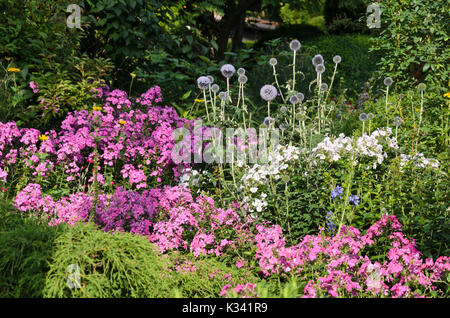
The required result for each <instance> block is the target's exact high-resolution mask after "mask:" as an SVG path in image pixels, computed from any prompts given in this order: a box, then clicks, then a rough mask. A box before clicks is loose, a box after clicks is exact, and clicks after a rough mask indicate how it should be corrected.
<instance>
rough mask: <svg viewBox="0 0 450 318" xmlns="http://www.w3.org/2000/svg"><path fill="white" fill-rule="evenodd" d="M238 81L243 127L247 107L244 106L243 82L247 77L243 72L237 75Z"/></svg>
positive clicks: (245, 81)
mask: <svg viewBox="0 0 450 318" xmlns="http://www.w3.org/2000/svg"><path fill="white" fill-rule="evenodd" d="M238 81H239V98H240V96H241V95H242V119H243V121H244V127H245V114H246V113H247V108H246V106H245V96H244V84H245V83H247V81H248V78H247V76H246V75H245V74H242V75H239V78H238ZM238 106H239V99H238Z"/></svg>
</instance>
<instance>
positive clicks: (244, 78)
mask: <svg viewBox="0 0 450 318" xmlns="http://www.w3.org/2000/svg"><path fill="white" fill-rule="evenodd" d="M238 81H239V83H241V84H245V83H247V81H248V78H247V76H246V75H244V74H242V75H240V76H239V77H238Z"/></svg>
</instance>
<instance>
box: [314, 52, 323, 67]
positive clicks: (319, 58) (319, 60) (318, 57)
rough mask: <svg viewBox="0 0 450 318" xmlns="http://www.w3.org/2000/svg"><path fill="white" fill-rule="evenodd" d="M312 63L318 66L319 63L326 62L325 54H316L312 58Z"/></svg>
mask: <svg viewBox="0 0 450 318" xmlns="http://www.w3.org/2000/svg"><path fill="white" fill-rule="evenodd" d="M312 63H313V65H314V67H316V66H317V65H319V64H323V63H324V60H323V56H322V55H320V54H317V55H315V56H314V57H313V59H312Z"/></svg>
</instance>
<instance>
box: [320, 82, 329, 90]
mask: <svg viewBox="0 0 450 318" xmlns="http://www.w3.org/2000/svg"><path fill="white" fill-rule="evenodd" d="M320 90H321V91H323V92H326V91H327V90H328V84H327V83H322V84H320Z"/></svg>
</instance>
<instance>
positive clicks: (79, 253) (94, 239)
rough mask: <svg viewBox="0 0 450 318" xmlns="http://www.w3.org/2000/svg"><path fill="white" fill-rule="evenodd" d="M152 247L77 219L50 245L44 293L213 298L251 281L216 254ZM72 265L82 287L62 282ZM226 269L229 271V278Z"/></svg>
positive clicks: (144, 239) (136, 237) (79, 295)
mask: <svg viewBox="0 0 450 318" xmlns="http://www.w3.org/2000/svg"><path fill="white" fill-rule="evenodd" d="M155 248H156V247H155V246H154V245H152V244H150V243H149V242H148V240H147V239H146V238H145V237H143V236H140V235H133V234H130V233H114V234H113V233H105V232H103V231H100V230H98V229H96V228H95V227H94V225H84V224H77V225H76V226H74V227H71V228H69V229H68V230H67V231H65V232H64V233H63V234H62V235H60V236H59V237H58V238H57V239H56V240H55V242H54V244H53V250H54V252H53V258H52V260H51V263H50V270H49V272H48V275H47V279H46V283H45V291H44V296H45V297H175V296H177V297H218V296H219V295H218V293H219V292H220V290H221V288H222V286H223V285H225V284H227V283H230V284H233V283H235V284H237V283H239V282H244V281H245V282H246V281H255V280H256V278H255V277H253V276H251V275H250V274H249V273H247V274H246V273H243V272H242V271H239V270H237V269H236V268H235V267H234V268H232V267H228V266H226V265H225V264H223V263H221V262H220V261H219V260H217V259H212V258H200V259H195V258H194V257H193V256H192V255H191V256H189V255H188V256H186V255H182V254H171V255H169V256H167V255H166V256H161V255H160V254H159V252H158V251H156V250H155ZM71 264H75V265H77V266H79V268H80V275H81V276H80V284H81V288H72V289H71V288H69V287H68V286H67V279H68V275H69V273H68V271H67V270H68V268H69V266H70V265H71ZM69 269H70V268H69ZM226 274H231V276H230V280H228V279H226V278H225V275H226ZM210 275H213V276H214V277H210Z"/></svg>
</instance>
